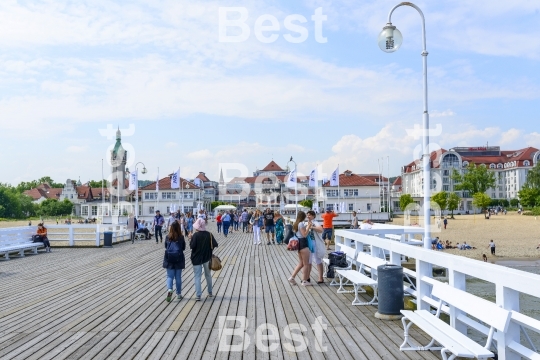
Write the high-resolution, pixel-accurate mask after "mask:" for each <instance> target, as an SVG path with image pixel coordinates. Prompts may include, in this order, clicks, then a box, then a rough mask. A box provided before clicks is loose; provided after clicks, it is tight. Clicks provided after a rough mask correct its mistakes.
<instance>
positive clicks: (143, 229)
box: [137, 220, 150, 240]
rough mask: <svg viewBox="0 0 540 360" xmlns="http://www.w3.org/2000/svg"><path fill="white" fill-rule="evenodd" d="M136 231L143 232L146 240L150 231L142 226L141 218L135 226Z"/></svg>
mask: <svg viewBox="0 0 540 360" xmlns="http://www.w3.org/2000/svg"><path fill="white" fill-rule="evenodd" d="M137 232H138V233H143V234H144V238H145V239H146V240H148V239H150V231H149V230H148V229H147V228H146V227H145V226H144V223H143V221H142V220H139V224H138V226H137Z"/></svg>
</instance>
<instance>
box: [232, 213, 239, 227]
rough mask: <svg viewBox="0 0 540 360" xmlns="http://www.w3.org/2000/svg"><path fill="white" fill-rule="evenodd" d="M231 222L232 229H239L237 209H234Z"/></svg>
mask: <svg viewBox="0 0 540 360" xmlns="http://www.w3.org/2000/svg"><path fill="white" fill-rule="evenodd" d="M233 222H234V231H238V229H239V226H238V224H239V223H240V216H238V212H237V211H235V212H234V214H233Z"/></svg>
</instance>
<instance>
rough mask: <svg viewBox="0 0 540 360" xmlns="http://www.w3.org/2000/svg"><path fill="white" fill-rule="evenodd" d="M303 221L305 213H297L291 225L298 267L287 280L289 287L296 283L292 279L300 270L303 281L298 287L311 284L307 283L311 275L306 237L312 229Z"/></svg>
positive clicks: (309, 252)
mask: <svg viewBox="0 0 540 360" xmlns="http://www.w3.org/2000/svg"><path fill="white" fill-rule="evenodd" d="M304 220H306V213H305V212H303V211H299V212H298V216H297V217H296V221H295V222H294V225H293V230H294V231H295V232H296V237H297V238H298V265H296V268H295V269H294V271H293V273H292V274H291V277H290V278H289V279H288V280H289V282H290V283H291V285H296V284H297V283H296V280H295V279H294V278H295V277H296V275H297V274H298V273H299V272H300V270H302V278H303V279H302V282H301V283H300V285H303V286H311V282H310V281H309V275H310V273H311V262H310V261H311V251H310V250H309V244H308V238H307V237H308V235H309V232H310V231H311V229H312V227H313V224H311V223H308V224H306V223H305V222H304Z"/></svg>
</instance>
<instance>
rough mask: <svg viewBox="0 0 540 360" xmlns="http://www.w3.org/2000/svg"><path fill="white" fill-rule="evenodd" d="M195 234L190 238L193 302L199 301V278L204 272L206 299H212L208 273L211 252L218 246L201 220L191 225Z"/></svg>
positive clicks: (209, 274) (210, 276)
mask: <svg viewBox="0 0 540 360" xmlns="http://www.w3.org/2000/svg"><path fill="white" fill-rule="evenodd" d="M193 228H194V229H195V233H194V234H193V236H192V237H191V241H190V243H189V247H190V248H191V263H192V264H193V282H194V284H195V300H196V301H200V300H201V295H202V289H201V276H202V272H203V270H204V277H205V279H206V290H207V291H208V297H212V296H213V295H212V274H211V273H210V260H212V251H213V249H214V248H216V247H217V246H218V243H217V241H216V239H215V238H214V235H212V234H211V233H210V232H208V231H206V223H205V221H204V220H203V219H197V221H195V224H193Z"/></svg>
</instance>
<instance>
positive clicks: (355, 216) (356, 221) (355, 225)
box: [351, 211, 358, 229]
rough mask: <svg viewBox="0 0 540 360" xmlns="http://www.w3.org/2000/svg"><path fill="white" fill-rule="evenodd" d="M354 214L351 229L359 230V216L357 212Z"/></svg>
mask: <svg viewBox="0 0 540 360" xmlns="http://www.w3.org/2000/svg"><path fill="white" fill-rule="evenodd" d="M352 214H353V218H352V220H351V229H358V216H357V215H356V211H353V212H352Z"/></svg>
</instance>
